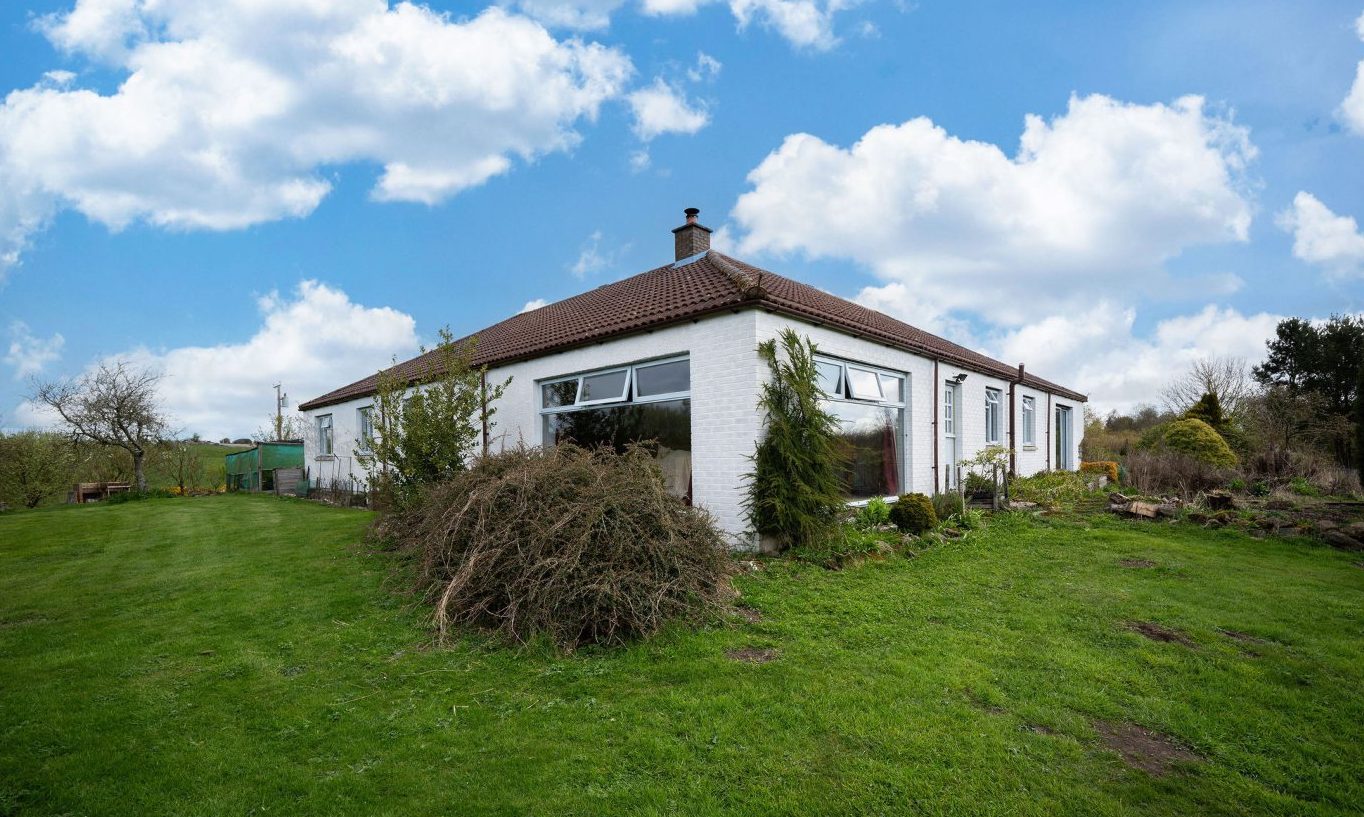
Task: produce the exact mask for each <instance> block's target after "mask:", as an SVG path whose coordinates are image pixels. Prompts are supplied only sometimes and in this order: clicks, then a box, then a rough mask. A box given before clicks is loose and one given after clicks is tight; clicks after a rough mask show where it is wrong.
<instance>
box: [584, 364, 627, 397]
mask: <svg viewBox="0 0 1364 817" xmlns="http://www.w3.org/2000/svg"><path fill="white" fill-rule="evenodd" d="M629 386H630V370H629V369H617V370H615V371H613V372H600V373H598V374H589V375H587V376H586V377H584V378H582V381H581V385H580V386H579V387H578V405H580V406H585V405H589V404H591V403H613V402H616V401H618V400H624V399H625V396H626V390H627V389H628V388H629Z"/></svg>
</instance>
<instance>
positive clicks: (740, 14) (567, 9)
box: [506, 0, 860, 51]
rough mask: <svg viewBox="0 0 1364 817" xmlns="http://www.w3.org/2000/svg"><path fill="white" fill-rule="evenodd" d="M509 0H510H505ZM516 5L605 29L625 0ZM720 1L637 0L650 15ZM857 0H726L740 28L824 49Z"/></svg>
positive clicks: (520, 1)
mask: <svg viewBox="0 0 1364 817" xmlns="http://www.w3.org/2000/svg"><path fill="white" fill-rule="evenodd" d="M506 1H507V2H512V1H513V0H506ZM514 2H515V4H516V7H517V8H518V9H520V10H521V11H522V12H524V13H525V14H528V15H530V16H531V17H534V18H535V19H537V20H540V21H541V22H543V23H544V24H545V25H549V26H557V27H560V28H572V29H579V30H588V29H604V28H606V27H607V26H609V25H610V23H611V15H612V14H614V13H615V12H616V11H618V10H619V9H620V8H621V7H622V6H624V5H625V0H514ZM718 2H719V0H640V2H639V5H638V8H639V11H640V12H641V13H643V14H644V15H646V16H650V17H683V16H688V15H692V14H695V13H696V12H697V11H698V10H700V8H701V7H702V6H708V5H712V4H716V3H718ZM859 2H860V0H727V3H726V5H728V7H729V11H730V13H731V14H732V15H733V16H734V19H735V21H736V22H737V24H738V27H739V29H741V30H742V29H744V28H745V27H747V26H748V25H749V24H750V23H757V24H758V25H760V26H762V27H763V28H769V29H772V30H773V31H775V32H777V33H778V34H779V35H781V36H782V37H783V38H784V39H786V41H787V42H789V43H791V45H794V46H796V47H797V48H808V49H812V50H818V51H824V50H828V49H830V48H832V47H834V46H835V45H837V44H838V37H837V36H836V35H835V33H834V19H835V17H836V16H837V15H838V13H839V12H841V11H845V10H847V9H849V8H851V7H853V6H855V5H857V4H858V3H859Z"/></svg>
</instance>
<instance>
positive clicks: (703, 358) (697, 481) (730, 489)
mask: <svg viewBox="0 0 1364 817" xmlns="http://www.w3.org/2000/svg"><path fill="white" fill-rule="evenodd" d="M788 326H790V327H794V328H796V330H797V331H799V332H800V333H801V334H803V335H807V336H809V337H810V338H811V339H813V340H814V341H815V344H816V345H817V346H818V347H819V350H820V353H821V354H825V355H829V356H832V357H837V358H843V359H845V360H849V361H853V362H859V363H865V364H869V365H871V366H875V367H878V368H882V369H887V370H890V371H895V372H901V373H904V374H905V375H907V377H908V383H907V390H908V404H907V406H906V409H905V440H904V441H903V445H904V450H905V451H906V452H907V459H908V463H907V465H906V468H905V478H904V485H903V486H902V487H901V490H903V491H907V492H908V491H915V492H921V493H927V494H932V493H933V492H934V490H935V486H937V489H938V490H941V486H942V485H943V478H944V474H943V469H939V471H938V472H936V473H935V471H934V460H933V435H934V433H935V432H937V433H939V434H940V435H941V428H940V426H939V425H938V424H936V421H937V419H938V417H939V415H940V412H941V399H942V398H941V389H942V388H943V384H944V383H945V382H946V381H947V380H948V379H949V378H952V377H955V376H956V375H957V374H959V373H961V372H963V371H964V370H962V369H959V368H957V367H953V366H950V365H947V364H940V365H939V366H938V371H937V379H938V383H939V391H938V394H937V399H936V400H935V396H934V388H933V382H934V365H933V361H932V360H930V359H927V358H924V357H921V356H918V355H915V354H911V353H909V352H905V351H903V350H900V349H896V348H893V347H890V346H887V345H885V344H882V343H879V342H876V341H872V340H867V339H865V338H858V337H854V336H852V335H849V334H846V333H844V332H842V331H838V330H834V329H830V328H828V327H825V326H816V325H814V324H810V323H806V322H803V321H798V320H793V319H790V318H786V317H784V316H780V315H775V314H772V313H769V312H766V311H763V310H756V309H747V310H743V311H740V312H737V313H735V312H725V313H720V314H717V315H713V316H708V317H704V318H701V319H699V320H696V321H693V322H689V323H685V324H680V325H677V326H671V327H665V328H662V329H657V330H654V331H652V332H646V333H643V334H639V335H633V336H629V337H625V338H619V339H615V340H610V341H606V342H603V343H599V344H594V345H591V346H585V347H581V348H577V349H569V350H566V351H562V352H555V353H551V354H549V355H546V356H544V357H540V358H536V359H534V360H528V361H522V362H519V363H513V364H510V365H507V366H503V367H500V368H498V369H495V370H491V371H490V372H489V375H488V378H489V382H490V383H496V382H501V381H502V380H504V379H506V378H507V377H509V376H510V377H511V378H512V382H511V385H510V386H508V387H507V390H506V392H505V393H504V394H503V396H502V399H501V400H499V401H497V403H496V405H495V407H496V409H497V412H496V414H495V415H494V417H493V420H494V423H495V426H494V428H493V430H492V441H493V445H494V449H495V450H496V449H497V448H498V447H499V446H514V445H516V444H518V443H520V442H524V443H525V444H526V445H532V446H534V445H541V444H542V443H543V442H544V441H543V439H542V434H543V424H542V422H541V418H540V414H539V405H540V403H539V395H538V392H537V390H536V388H537V382H538V381H541V380H547V379H551V378H556V377H561V376H565V375H572V374H577V373H580V372H585V371H591V370H594V369H602V368H607V367H610V366H617V365H622V364H629V363H637V362H642V361H646V360H651V359H656V358H663V357H671V356H676V355H682V354H686V355H688V356H689V357H690V360H691V416H692V469H693V470H692V489H693V500H694V502H695V504H696V505H698V506H700V507H704V508H706V509H707V510H709V511H710V512H711V513H712V514H713V515H714V516H715V518H716V521H717V522H718V523H719V524H720V526H721V528H722V529H724V530H725V531H726V532H727V533H729V534H730V535H731V536H733V537H734V538H735V540H736V544H737V545H740V546H747V547H751V546H753V545H754V544H755V543H754V540H753V538H752V536H751V535H750V534H749V533H748V531H747V527H748V524H747V520H746V519H745V517H744V514H743V507H742V504H743V499H744V496H745V491H746V484H745V482H744V475H745V474H747V473H748V471H749V470H750V468H751V462H750V461H749V456H750V455H751V454H752V453H753V450H754V447H755V445H756V442H757V440H758V438H759V436H760V435H761V433H762V427H761V419H760V417H759V415H758V411H757V401H758V394H759V389H760V387H761V384H762V383H764V382H765V381H766V378H767V377H768V372H767V366H766V364H764V363H763V362H762V361H761V360H760V358H759V357H758V354H757V346H758V344H759V343H760V342H762V341H764V340H767V339H770V338H775V337H777V336H778V335H779V334H780V333H781V331H782V330H783V329H784V328H786V327H788ZM987 386H990V387H994V388H998V389H999V390H1000V391H1001V393H1002V402H1001V408H1002V411H1003V412H1004V413H1005V416H1004V420H1003V427H1002V431H1001V436H1002V439H1001V444H1003V445H1008V442H1009V438H1008V422H1007V420H1008V417H1007V412H1008V406H1009V382H1008V381H1007V380H1002V379H999V378H994V377H989V376H987V375H983V374H980V373H978V372H966V380H965V381H964V382H963V383H962V386H961V401H960V404H959V407H958V417H959V418H960V428H959V438H960V440H961V446H962V454H961V458H962V459H966V458H969V457H970V456H972V455H974V454H975V453H976V452H978V451H980V450H981V449H982V448H984V447H985V445H986V443H985V389H986V387H987ZM1024 394H1031V395H1033V396H1035V397H1036V398H1037V444H1036V446H1035V447H1034V448H1032V449H1025V448H1023V446H1022V400H1021V397H1022V395H1024ZM1016 395H1017V397H1018V398H1020V399H1016V400H1015V406H1014V412H1015V423H1016V426H1015V428H1016V430H1017V433H1018V438H1017V439H1018V460H1017V462H1018V470H1019V472H1020V473H1023V474H1031V473H1035V472H1037V471H1041V470H1044V469H1046V468H1047V465H1048V461H1047V452H1048V450H1049V448H1048V444H1049V442H1050V437H1049V436H1048V434H1049V431H1048V430H1049V429H1050V428H1052V426H1053V421H1052V415H1051V414H1050V413H1049V410H1048V397H1047V395H1046V394H1045V393H1043V392H1040V391H1038V390H1035V389H1030V388H1025V387H1022V386H1020V387H1017V391H1016ZM371 403H372V398H369V397H365V398H362V399H358V400H351V401H347V402H345V403H340V404H337V405H333V406H326V407H323V408H319V409H314V410H312V411H309V412H307V413H306V414H307V416H308V418H309V423H310V426H309V433H308V434H307V435H305V453H306V463H307V465H308V467H309V468H310V469H311V476H312V479H313V480H314V483H315V484H325V483H326V482H327V481H329V480H330V479H332V478H342V479H348V478H351V477H354V478H355V479H356V480H357V481H359V482H361V483H363V482H364V477H365V472H364V468H363V466H362V465H360V463H359V462H358V461H357V459H356V452H355V440H356V439H357V438H358V436H359V418H358V409H360V408H362V407H364V406H368V405H370V404H371ZM1051 404H1052V408H1054V407H1055V405H1057V404H1065V405H1069V406H1071V407H1072V421H1073V423H1074V425H1075V429H1074V433H1073V435H1072V441H1073V444H1074V451H1073V453H1072V457H1073V462H1074V463H1075V464H1076V465H1077V466H1078V464H1079V452H1078V446H1079V438H1080V432H1081V429H1082V426H1083V423H1082V419H1081V415H1082V404H1080V403H1077V402H1075V401H1070V400H1064V399H1061V398H1055V397H1053V398H1051ZM324 414H331V415H332V421H333V441H334V445H333V450H334V456H333V457H332V458H321V457H320V456H319V453H318V440H317V435H316V418H317V417H319V416H321V415H324ZM939 439H940V441H941V439H942V438H941V436H940V437H939ZM944 462H945V459H944ZM1052 465H1053V467H1054V466H1055V463H1052Z"/></svg>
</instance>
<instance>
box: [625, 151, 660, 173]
mask: <svg viewBox="0 0 1364 817" xmlns="http://www.w3.org/2000/svg"><path fill="white" fill-rule="evenodd" d="M653 162H654V160H653V157H651V156H650V155H649V149H648V148H640V149H639V150H636V151H632V152H631V153H630V172H632V173H642V172H644V171H646V170H648V169H649V165H651V164H653Z"/></svg>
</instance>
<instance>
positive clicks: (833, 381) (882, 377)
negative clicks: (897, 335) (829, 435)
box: [815, 358, 905, 501]
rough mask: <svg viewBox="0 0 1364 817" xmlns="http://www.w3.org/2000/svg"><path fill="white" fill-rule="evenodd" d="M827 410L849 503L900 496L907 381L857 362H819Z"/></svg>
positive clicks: (820, 378) (823, 403)
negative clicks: (836, 432) (834, 421)
mask: <svg viewBox="0 0 1364 817" xmlns="http://www.w3.org/2000/svg"><path fill="white" fill-rule="evenodd" d="M815 365H816V367H817V368H818V370H819V385H820V389H821V390H823V392H824V395H825V399H824V400H823V401H822V405H823V406H824V408H825V410H827V411H828V412H829V413H830V414H832V415H834V416H835V417H837V418H838V424H839V428H840V430H841V432H842V434H841V444H842V448H843V453H844V456H845V459H846V465H845V467H844V469H845V470H844V473H843V484H844V490H845V491H846V493H847V496H848V498H849V499H850V500H854V501H856V500H862V499H870V498H871V497H875V496H895V495H897V494H899V493H900V486H901V485H902V484H903V482H904V480H903V478H902V475H903V470H904V430H905V378H904V375H902V374H898V373H896V372H887V371H882V370H879V369H874V368H872V367H870V366H863V365H860V364H856V363H844V362H843V361H839V360H832V359H827V358H819V359H817V360H816V361H815Z"/></svg>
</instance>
